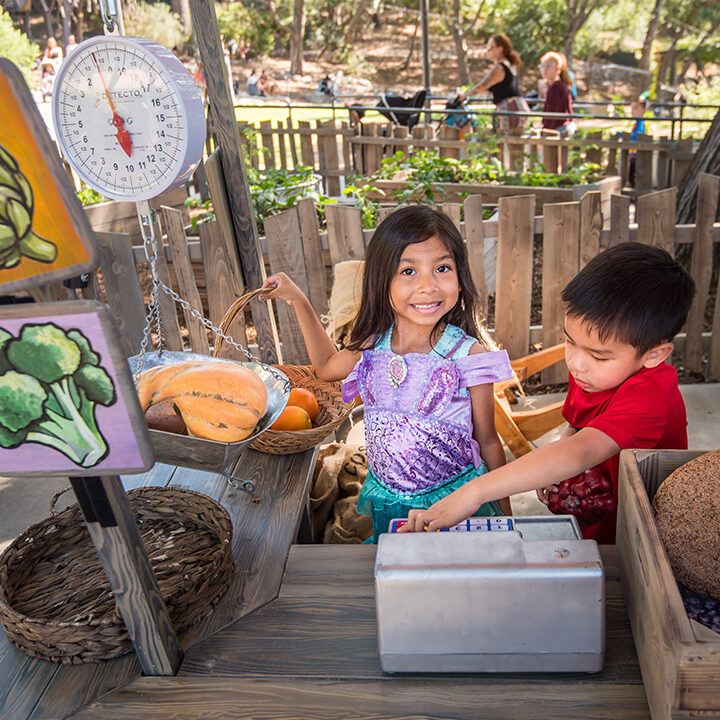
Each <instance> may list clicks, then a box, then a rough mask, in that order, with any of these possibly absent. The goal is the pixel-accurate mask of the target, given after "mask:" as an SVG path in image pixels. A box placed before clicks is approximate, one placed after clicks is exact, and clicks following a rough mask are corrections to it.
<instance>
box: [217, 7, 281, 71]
mask: <svg viewBox="0 0 720 720" xmlns="http://www.w3.org/2000/svg"><path fill="white" fill-rule="evenodd" d="M217 19H218V26H219V28H220V34H221V35H222V36H223V38H224V40H225V43H227V42H228V41H230V40H235V42H237V44H238V46H240V47H242V45H243V43H245V44H247V46H248V47H249V48H250V49H249V50H248V54H247V56H248V57H249V58H253V57H258V56H260V55H269V54H270V53H271V51H272V49H273V47H274V46H275V32H276V28H275V25H274V23H273V20H272V16H271V15H270V13H268V12H266V11H263V6H261V5H259V4H257V3H249V2H248V3H247V4H246V3H244V2H230V3H227V4H226V5H223V6H219V7H218V8H217Z"/></svg>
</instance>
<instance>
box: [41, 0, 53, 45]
mask: <svg viewBox="0 0 720 720" xmlns="http://www.w3.org/2000/svg"><path fill="white" fill-rule="evenodd" d="M40 7H41V8H42V14H43V20H44V21H45V33H46V34H47V36H48V37H55V28H54V27H53V21H52V16H51V15H50V8H49V7H48V4H47V3H46V2H45V0H40Z"/></svg>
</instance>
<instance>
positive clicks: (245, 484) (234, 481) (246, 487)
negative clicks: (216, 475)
mask: <svg viewBox="0 0 720 720" xmlns="http://www.w3.org/2000/svg"><path fill="white" fill-rule="evenodd" d="M220 474H221V475H222V476H223V477H224V478H225V480H227V484H228V485H229V486H230V487H233V488H235V489H236V490H242V491H243V492H244V493H247V494H248V495H253V494H254V493H255V483H254V482H253V481H252V480H243V479H241V478H236V477H235V476H234V475H230V473H227V472H225V471H224V470H221V471H220Z"/></svg>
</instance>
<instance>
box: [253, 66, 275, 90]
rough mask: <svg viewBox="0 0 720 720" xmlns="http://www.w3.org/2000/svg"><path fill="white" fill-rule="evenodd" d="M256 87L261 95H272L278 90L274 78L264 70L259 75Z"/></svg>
mask: <svg viewBox="0 0 720 720" xmlns="http://www.w3.org/2000/svg"><path fill="white" fill-rule="evenodd" d="M258 87H259V88H260V89H261V90H262V91H263V95H274V94H275V93H276V92H277V90H278V85H277V83H276V82H275V80H274V78H273V77H272V76H271V75H270V73H269V72H267V71H266V70H264V69H263V70H262V72H261V73H260V79H259V80H258Z"/></svg>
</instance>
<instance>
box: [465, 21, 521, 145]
mask: <svg viewBox="0 0 720 720" xmlns="http://www.w3.org/2000/svg"><path fill="white" fill-rule="evenodd" d="M485 55H486V57H488V58H490V60H492V61H493V63H494V64H493V66H492V67H491V68H490V70H489V71H488V74H487V75H486V76H485V77H484V78H483V80H482V81H481V82H479V83H478V84H477V85H475V86H474V87H472V88H470V90H468V91H467V92H466V93H463V94H462V95H460V96H459V97H458V99H459V100H460V101H461V102H464V101H465V100H466V99H467V97H468V95H470V93H471V92H473V91H475V90H479V91H481V92H489V93H490V94H491V95H492V99H493V102H494V103H495V107H496V109H497V110H500V111H501V112H502V111H513V112H530V108H529V106H528V104H527V101H526V100H525V98H524V97H522V95H521V94H520V89H519V87H518V79H517V73H518V68H519V67H520V55H519V54H518V53H517V51H516V50H513V46H512V43H511V42H510V38H509V37H508V36H507V35H493V36H492V37H491V38H490V42H488V46H487V51H486V53H485ZM526 124H527V117H513V116H512V115H496V116H494V117H493V125H494V127H495V131H496V132H497V133H500V134H507V133H512V134H518V135H519V134H521V133H522V131H523V130H524V129H525V125H526Z"/></svg>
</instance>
